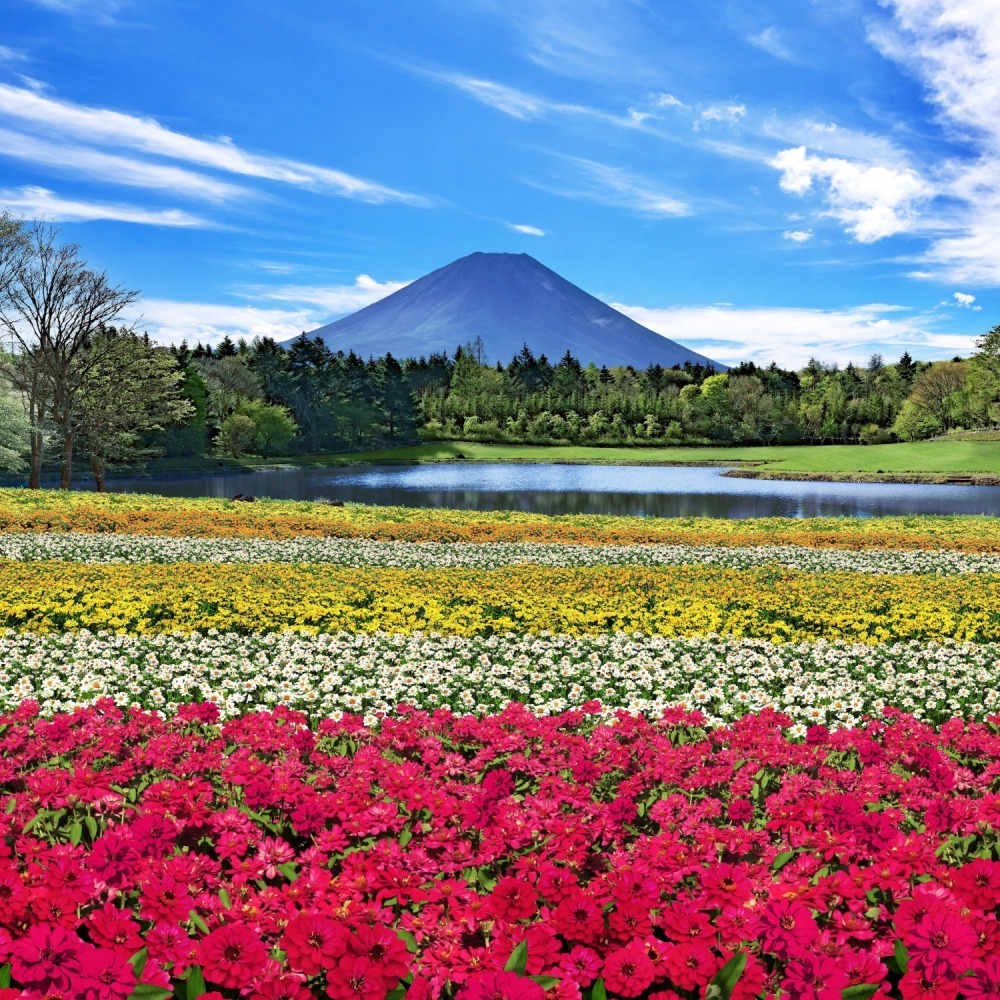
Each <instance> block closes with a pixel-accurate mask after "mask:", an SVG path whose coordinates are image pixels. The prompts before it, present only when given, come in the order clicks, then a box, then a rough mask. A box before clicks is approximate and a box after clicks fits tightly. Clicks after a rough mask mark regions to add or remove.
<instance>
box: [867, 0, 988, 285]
mask: <svg viewBox="0 0 1000 1000" xmlns="http://www.w3.org/2000/svg"><path fill="white" fill-rule="evenodd" d="M880 3H881V4H882V6H883V7H885V8H887V9H888V10H889V11H890V13H891V14H892V15H893V20H892V22H890V23H887V24H882V25H880V26H876V27H874V28H873V29H872V31H871V39H872V41H873V42H874V43H875V45H876V46H877V47H878V48H879V49H880V50H881V51H882V53H883V54H884V55H886V56H887V57H888V58H891V59H894V60H896V61H897V62H899V63H900V64H902V65H903V66H904V67H906V68H907V69H909V71H910V72H911V73H912V74H913V75H914V76H915V77H916V78H917V79H918V80H919V81H920V82H921V83H922V84H923V85H924V88H925V91H926V95H927V98H928V100H929V101H930V102H931V103H932V104H933V105H935V106H936V107H937V109H938V113H937V120H938V122H939V123H940V125H941V126H942V127H943V129H944V130H945V132H946V133H947V134H948V135H949V136H950V137H951V138H952V139H954V140H956V141H957V142H958V143H961V144H962V145H963V146H964V147H965V149H964V150H963V154H962V155H961V156H959V157H956V158H955V159H954V160H952V161H950V162H947V163H944V164H942V167H941V171H940V173H941V178H940V182H939V186H940V188H941V193H942V194H943V195H944V196H946V197H947V198H949V199H951V200H952V201H953V203H954V204H953V206H951V208H950V211H949V214H948V215H947V216H945V217H944V218H943V220H942V221H943V222H944V223H945V225H943V226H942V227H941V228H944V229H947V230H948V232H947V233H946V234H945V235H943V236H941V237H939V238H938V239H936V240H934V241H933V242H932V243H931V245H930V246H929V247H928V249H927V250H926V251H925V252H924V253H923V254H921V255H920V257H919V258H918V265H920V268H919V269H918V270H916V271H914V272H913V275H914V276H915V277H921V278H931V279H934V280H938V281H954V282H956V283H958V282H961V283H963V284H974V285H986V286H997V285H1000V175H998V173H997V169H996V163H997V158H998V157H1000V7H998V6H997V4H996V3H995V2H992V0H880Z"/></svg>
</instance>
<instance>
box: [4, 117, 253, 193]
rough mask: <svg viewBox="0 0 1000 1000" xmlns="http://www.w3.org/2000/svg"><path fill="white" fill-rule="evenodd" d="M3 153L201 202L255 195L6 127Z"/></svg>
mask: <svg viewBox="0 0 1000 1000" xmlns="http://www.w3.org/2000/svg"><path fill="white" fill-rule="evenodd" d="M0 156H8V157H11V158H13V159H17V160H23V161H26V162H28V163H34V164H41V165H43V166H46V167H49V168H51V170H52V172H53V173H57V174H72V175H76V176H80V177H86V178H88V179H90V180H95V181H102V182H107V181H109V180H111V181H112V182H113V183H114V184H116V185H119V184H120V185H124V186H126V187H140V188H150V189H152V190H155V191H164V192H166V191H169V192H171V193H173V194H175V195H182V196H184V197H186V198H197V199H198V200H201V201H212V202H222V201H228V200H231V199H233V198H237V197H239V198H245V197H247V196H249V195H251V194H252V192H251V191H250V190H249V189H247V188H245V187H241V186H239V185H237V184H230V183H229V182H228V181H223V180H218V179H217V178H215V177H209V176H207V175H205V174H201V173H197V172H195V171H193V170H185V169H184V168H183V167H175V166H172V165H170V164H165V163H150V162H148V161H146V160H138V159H135V158H134V157H127V156H119V155H117V154H115V153H104V152H102V151H101V150H98V149H90V148H88V147H86V146H79V145H72V144H69V143H59V142H49V141H48V140H46V139H39V138H36V137H35V136H30V135H25V134H24V133H21V132H13V131H11V130H10V129H5V128H0Z"/></svg>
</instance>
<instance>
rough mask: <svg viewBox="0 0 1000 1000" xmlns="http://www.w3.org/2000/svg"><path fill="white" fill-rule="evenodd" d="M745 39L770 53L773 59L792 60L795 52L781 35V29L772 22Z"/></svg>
mask: <svg viewBox="0 0 1000 1000" xmlns="http://www.w3.org/2000/svg"><path fill="white" fill-rule="evenodd" d="M747 41H748V42H749V43H750V44H751V45H755V46H756V47H757V48H758V49H763V50H764V51H765V52H768V53H770V54H771V55H772V56H774V57H775V59H784V60H785V61H786V62H792V61H794V59H795V54H794V53H793V52H792V50H791V49H790V48H789V47H788V45H787V44H786V43H785V40H784V39H783V38H782V37H781V30H780V29H779V28H778V27H777V26H776V25H774V24H772V25H771V26H770V27H768V28H765V29H764V30H763V31H761V32H758V33H757V34H756V35H751V36H750V37H749V38H748V39H747Z"/></svg>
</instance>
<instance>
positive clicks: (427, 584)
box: [0, 562, 1000, 644]
mask: <svg viewBox="0 0 1000 1000" xmlns="http://www.w3.org/2000/svg"><path fill="white" fill-rule="evenodd" d="M0 595H2V596H0V627H3V626H6V627H9V628H14V629H18V630H21V631H37V632H52V631H57V630H72V629H77V628H88V629H91V630H98V629H108V630H112V631H116V632H129V633H155V632H172V631H178V632H193V631H205V630H208V629H213V628H214V629H219V630H222V631H232V632H242V633H252V632H271V631H277V630H283V629H290V630H297V631H306V632H334V631H340V630H345V631H350V632H374V631H383V630H384V631H390V632H403V633H412V632H415V631H424V632H441V633H446V634H456V635H473V634H489V633H492V632H506V631H515V632H539V631H551V632H558V633H567V634H570V635H589V634H598V633H604V632H615V631H622V632H642V633H650V634H659V635H665V636H690V635H702V634H706V633H713V632H714V633H721V634H727V635H733V636H748V637H759V638H766V639H770V640H776V641H784V640H805V641H808V640H813V639H819V638H826V639H848V640H852V641H853V640H856V641H859V642H864V643H873V644H874V643H881V642H888V641H897V640H899V641H902V640H908V639H921V640H942V639H949V638H953V639H959V640H968V641H973V642H985V641H998V640H1000V576H996V575H989V576H986V575H978V576H972V575H964V576H953V577H942V578H934V577H928V576H926V575H925V576H893V577H881V578H879V579H878V580H877V581H875V580H873V579H872V577H871V576H870V575H867V574H862V573H803V572H796V571H791V570H788V571H775V570H773V569H758V570H727V569H718V568H709V567H701V566H694V567H692V566H671V567H641V568H637V567H600V568H586V569H551V568H543V567H539V566H513V567H508V568H505V569H502V570H491V571H477V570H467V569H460V570H459V569H443V570H395V569H369V570H357V569H347V568H342V567H336V566H330V565H312V566H297V567H296V566H290V565H279V564H275V563H263V564H257V565H231V564H226V565H206V564H185V563H181V564H173V565H112V566H98V565H74V564H71V563H70V564H67V563H55V562H53V563H45V562H42V563H34V564H22V563H7V564H0Z"/></svg>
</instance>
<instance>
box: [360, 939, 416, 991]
mask: <svg viewBox="0 0 1000 1000" xmlns="http://www.w3.org/2000/svg"><path fill="white" fill-rule="evenodd" d="M347 945H348V946H349V947H350V949H351V951H353V952H354V953H355V954H356V955H360V956H361V957H362V958H367V959H368V961H370V962H372V963H373V964H375V965H376V966H378V968H379V970H380V971H381V973H382V977H383V978H384V979H385V980H386V981H387V982H389V983H390V985H395V984H396V982H398V981H399V980H400V979H402V978H403V977H404V976H405V975H406V974H407V972H409V970H410V953H409V952H408V951H407V950H406V945H405V944H403V942H402V941H401V940H400V939H399V936H398V935H397V934H396V932H395V931H392V930H390V929H389V928H388V927H379V926H376V927H365V926H362V927H359V928H358V932H357V934H355V935H353V936H352V937H348V938H347Z"/></svg>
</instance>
